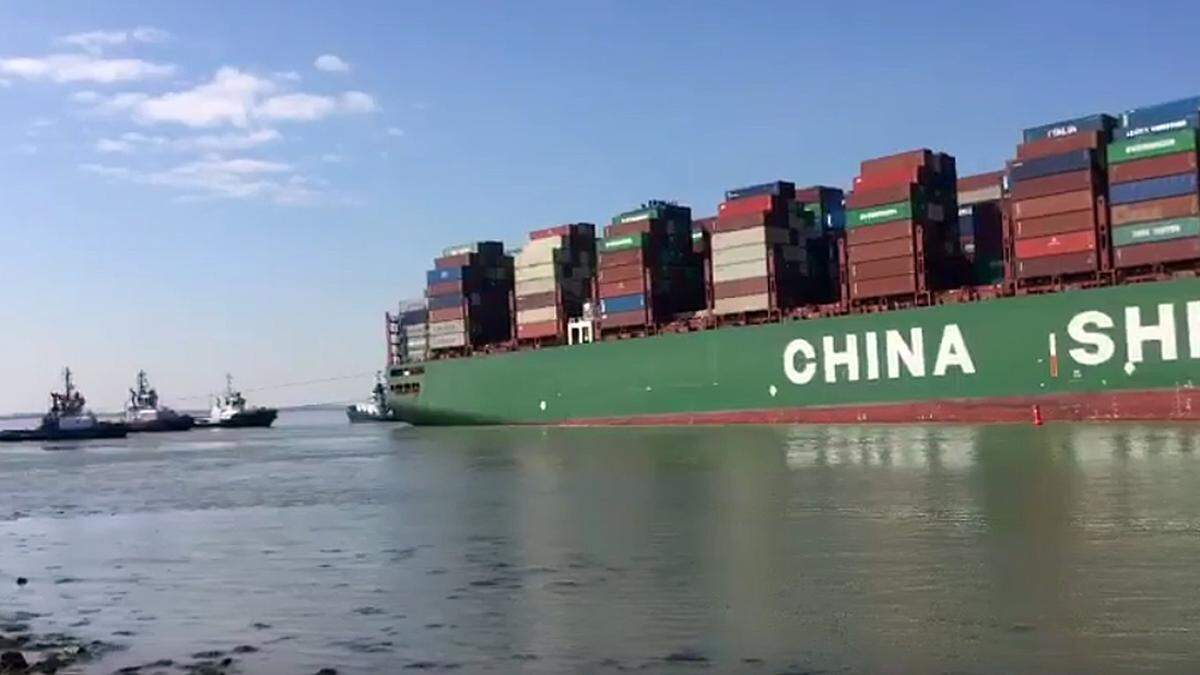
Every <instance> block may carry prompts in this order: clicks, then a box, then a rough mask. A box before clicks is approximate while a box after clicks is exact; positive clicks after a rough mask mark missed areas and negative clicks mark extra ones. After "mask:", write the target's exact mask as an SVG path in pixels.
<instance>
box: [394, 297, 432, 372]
mask: <svg viewBox="0 0 1200 675" xmlns="http://www.w3.org/2000/svg"><path fill="white" fill-rule="evenodd" d="M395 325H396V336H395V338H396V339H395V341H394V344H395V345H396V349H395V353H394V359H393V360H394V361H402V362H405V363H408V362H412V361H424V360H425V359H426V358H428V356H429V309H428V307H427V306H426V304H425V300H423V299H422V300H411V301H407V302H402V303H400V311H399V312H398V313H397V314H396V322H395Z"/></svg>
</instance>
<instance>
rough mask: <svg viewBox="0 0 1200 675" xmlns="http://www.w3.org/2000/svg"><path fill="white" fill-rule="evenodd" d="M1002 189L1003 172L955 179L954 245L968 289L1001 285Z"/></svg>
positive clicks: (1002, 251) (1003, 205) (1002, 272)
mask: <svg viewBox="0 0 1200 675" xmlns="http://www.w3.org/2000/svg"><path fill="white" fill-rule="evenodd" d="M1004 185H1005V177H1004V172H1003V171H994V172H992V173H984V174H979V175H975V176H966V177H964V178H959V179H958V241H959V246H960V248H961V249H962V254H963V258H964V260H965V261H966V279H965V281H966V283H967V284H968V285H970V286H990V285H994V284H1000V283H1003V282H1004V213H1005V211H1006V209H1007V208H1008V203H1007V195H1006V194H1005V190H1004Z"/></svg>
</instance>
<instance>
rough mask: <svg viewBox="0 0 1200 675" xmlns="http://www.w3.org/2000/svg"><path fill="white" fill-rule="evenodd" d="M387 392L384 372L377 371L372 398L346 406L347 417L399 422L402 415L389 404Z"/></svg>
mask: <svg viewBox="0 0 1200 675" xmlns="http://www.w3.org/2000/svg"><path fill="white" fill-rule="evenodd" d="M387 393H388V392H387V383H386V382H385V381H384V379H383V373H381V372H380V373H376V374H375V388H374V389H372V390H371V400H369V401H364V402H362V403H355V404H354V405H350V406H346V417H349V418H350V421H351V422H399V421H400V417H399V416H398V415H397V414H396V411H394V410H392V407H391V406H390V405H389V404H388V397H387Z"/></svg>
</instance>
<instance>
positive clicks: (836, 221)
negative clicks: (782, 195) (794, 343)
mask: <svg viewBox="0 0 1200 675" xmlns="http://www.w3.org/2000/svg"><path fill="white" fill-rule="evenodd" d="M795 202H796V206H797V208H798V209H799V215H800V217H801V218H802V219H803V220H804V225H803V231H804V242H803V243H804V248H805V251H806V253H807V258H808V283H807V287H806V292H805V295H806V297H805V300H806V301H807V302H809V303H816V304H820V303H828V302H833V301H835V300H837V299H838V297H839V292H840V289H841V287H842V266H841V263H840V260H841V257H840V256H839V255H838V243H839V241H840V239H841V237H842V234H843V233H844V231H845V229H846V208H845V195H844V193H843V192H842V190H841V189H840V188H832V187H826V186H824V185H815V186H812V187H807V188H802V189H797V190H796V196H795Z"/></svg>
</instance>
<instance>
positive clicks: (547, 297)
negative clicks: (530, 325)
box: [517, 291, 558, 312]
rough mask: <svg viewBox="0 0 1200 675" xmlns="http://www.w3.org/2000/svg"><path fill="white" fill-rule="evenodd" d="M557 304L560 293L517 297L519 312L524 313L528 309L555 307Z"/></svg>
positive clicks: (551, 292)
mask: <svg viewBox="0 0 1200 675" xmlns="http://www.w3.org/2000/svg"><path fill="white" fill-rule="evenodd" d="M557 304H558V293H556V292H554V291H549V292H547V293H534V294H533V295H523V296H518V297H517V311H518V312H524V311H525V310H527V309H541V308H543V307H554V306H555V305H557Z"/></svg>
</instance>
